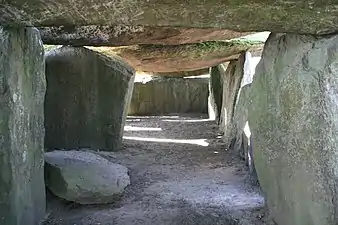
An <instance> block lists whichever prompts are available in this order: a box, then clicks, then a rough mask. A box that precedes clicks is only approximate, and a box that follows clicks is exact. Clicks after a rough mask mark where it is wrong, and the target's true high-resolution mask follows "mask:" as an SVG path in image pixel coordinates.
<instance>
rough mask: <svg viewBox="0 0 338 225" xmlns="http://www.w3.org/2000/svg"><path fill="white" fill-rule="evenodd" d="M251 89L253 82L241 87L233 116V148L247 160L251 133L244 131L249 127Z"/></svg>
mask: <svg viewBox="0 0 338 225" xmlns="http://www.w3.org/2000/svg"><path fill="white" fill-rule="evenodd" d="M250 90H251V84H247V85H245V86H244V87H242V88H241V89H240V92H239V94H238V101H237V104H236V106H235V111H234V118H233V129H234V131H233V132H234V140H231V142H232V143H233V145H232V146H231V148H232V149H233V150H234V151H235V152H238V153H239V155H240V156H241V157H242V158H243V159H245V161H247V162H248V149H249V137H250V135H249V133H248V132H245V131H244V128H247V129H248V124H247V123H248V108H249V106H250V102H251V98H250ZM246 126H247V127H246Z"/></svg>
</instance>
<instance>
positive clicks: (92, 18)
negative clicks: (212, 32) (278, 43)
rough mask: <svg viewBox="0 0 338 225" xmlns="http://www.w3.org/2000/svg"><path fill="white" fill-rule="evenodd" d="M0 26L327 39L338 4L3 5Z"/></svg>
mask: <svg viewBox="0 0 338 225" xmlns="http://www.w3.org/2000/svg"><path fill="white" fill-rule="evenodd" d="M0 24H3V25H17V24H26V25H35V26H62V25H65V26H82V25H113V24H125V25H129V26H130V28H131V29H133V28H134V26H138V25H144V26H151V27H159V26H169V27H199V28H224V29H230V30H236V31H273V32H294V33H303V34H324V33H333V32H337V31H338V17H337V2H336V1H330V0H320V1H319V0H314V1H303V0H294V1H292V2H290V1H275V0H261V1H249V0H245V1H235V0H231V1H223V0H191V1H183V0H176V1H169V0H166V1H163V0H148V1H144V0H117V1H111V0H97V1H92V0H54V1H51V0H48V1H41V0H30V1H29V2H25V1H11V0H4V1H2V3H1V5H0Z"/></svg>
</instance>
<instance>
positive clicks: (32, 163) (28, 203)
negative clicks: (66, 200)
mask: <svg viewBox="0 0 338 225" xmlns="http://www.w3.org/2000/svg"><path fill="white" fill-rule="evenodd" d="M45 90H46V80H45V75H44V57H43V47H42V42H41V38H40V34H39V32H38V30H36V29H34V28H1V27H0V224H1V225H22V224H25V225H37V224H39V223H40V221H41V220H42V219H43V217H44V216H45V204H46V203H45V185H44V175H43V172H44V169H43V168H44V167H43V166H44V156H43V152H44V147H43V138H44V127H43V117H44V116H43V102H44V96H45Z"/></svg>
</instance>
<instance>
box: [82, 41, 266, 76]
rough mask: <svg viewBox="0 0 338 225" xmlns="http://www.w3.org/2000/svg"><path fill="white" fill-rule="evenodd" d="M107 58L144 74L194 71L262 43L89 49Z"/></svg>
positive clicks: (236, 57) (223, 42) (261, 45)
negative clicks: (121, 60) (122, 61)
mask: <svg viewBox="0 0 338 225" xmlns="http://www.w3.org/2000/svg"><path fill="white" fill-rule="evenodd" d="M88 48H89V49H92V50H93V51H97V52H99V53H102V54H104V55H107V56H110V55H112V56H114V55H118V56H120V57H121V58H123V59H125V60H126V61H127V62H128V63H129V64H130V65H132V66H133V67H134V68H135V69H136V70H140V71H145V72H161V73H165V72H177V71H193V70H199V69H203V68H207V67H212V66H216V65H218V64H221V63H224V62H227V61H230V60H234V59H238V57H239V55H240V54H241V53H242V52H245V51H248V50H250V51H251V50H252V51H260V50H261V49H262V48H263V42H260V41H247V40H229V41H208V42H202V43H194V44H184V45H134V46H123V47H115V48H114V47H88Z"/></svg>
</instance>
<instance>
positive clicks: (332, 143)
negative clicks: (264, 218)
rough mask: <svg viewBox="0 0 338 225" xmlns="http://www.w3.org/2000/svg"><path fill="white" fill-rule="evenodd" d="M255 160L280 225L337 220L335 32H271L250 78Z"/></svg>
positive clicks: (326, 223) (337, 40) (337, 45)
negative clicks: (328, 34)
mask: <svg viewBox="0 0 338 225" xmlns="http://www.w3.org/2000/svg"><path fill="white" fill-rule="evenodd" d="M251 95H252V104H251V108H250V110H249V124H250V129H251V131H252V135H253V146H254V150H253V151H254V161H255V166H256V169H257V173H258V178H259V181H260V184H261V186H262V189H263V191H264V192H265V194H266V197H267V203H268V206H269V208H270V210H271V211H272V215H273V217H274V220H275V221H276V223H277V224H280V225H284V224H292V225H333V224H337V221H338V200H337V193H338V150H337V149H338V148H337V147H338V136H337V133H338V116H337V115H338V104H337V102H338V101H337V100H338V36H337V35H336V36H326V37H313V36H302V35H292V34H272V35H270V37H269V38H268V40H267V43H266V45H265V49H264V52H263V56H262V60H261V62H260V63H259V64H258V66H257V69H256V75H255V77H254V81H253V83H252V90H251Z"/></svg>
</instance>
